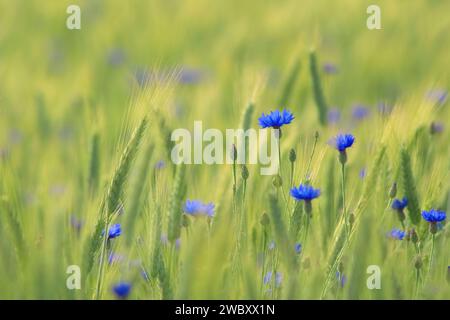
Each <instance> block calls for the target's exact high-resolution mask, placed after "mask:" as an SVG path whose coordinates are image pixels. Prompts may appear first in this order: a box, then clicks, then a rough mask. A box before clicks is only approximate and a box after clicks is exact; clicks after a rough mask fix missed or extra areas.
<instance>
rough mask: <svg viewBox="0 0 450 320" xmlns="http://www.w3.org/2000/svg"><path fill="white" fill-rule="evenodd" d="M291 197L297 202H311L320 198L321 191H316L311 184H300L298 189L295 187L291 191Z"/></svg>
mask: <svg viewBox="0 0 450 320" xmlns="http://www.w3.org/2000/svg"><path fill="white" fill-rule="evenodd" d="M291 196H292V197H293V198H294V199H295V200H297V201H300V200H305V201H311V200H313V199H315V198H317V197H318V196H320V190H319V189H314V188H313V187H312V186H311V185H309V184H300V185H299V186H298V188H296V187H293V188H292V189H291Z"/></svg>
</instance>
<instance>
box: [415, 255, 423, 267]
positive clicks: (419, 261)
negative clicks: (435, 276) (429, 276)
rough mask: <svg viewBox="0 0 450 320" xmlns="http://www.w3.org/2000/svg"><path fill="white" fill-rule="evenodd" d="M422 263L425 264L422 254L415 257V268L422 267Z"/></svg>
mask: <svg viewBox="0 0 450 320" xmlns="http://www.w3.org/2000/svg"><path fill="white" fill-rule="evenodd" d="M422 265H423V261H422V257H421V256H416V257H415V258H414V268H416V269H421V268H422Z"/></svg>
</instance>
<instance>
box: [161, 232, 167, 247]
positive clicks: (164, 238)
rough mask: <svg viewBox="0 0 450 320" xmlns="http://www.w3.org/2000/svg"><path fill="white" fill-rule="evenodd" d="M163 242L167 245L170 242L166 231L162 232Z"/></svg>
mask: <svg viewBox="0 0 450 320" xmlns="http://www.w3.org/2000/svg"><path fill="white" fill-rule="evenodd" d="M161 243H162V244H163V245H166V244H168V243H169V238H168V237H167V234H165V233H163V234H161Z"/></svg>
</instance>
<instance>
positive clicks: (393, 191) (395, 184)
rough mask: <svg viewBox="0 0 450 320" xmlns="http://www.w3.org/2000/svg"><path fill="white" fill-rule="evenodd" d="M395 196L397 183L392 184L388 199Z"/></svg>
mask: <svg viewBox="0 0 450 320" xmlns="http://www.w3.org/2000/svg"><path fill="white" fill-rule="evenodd" d="M396 195H397V182H394V183H393V184H392V187H391V189H390V190H389V198H391V199H394V198H395V196H396Z"/></svg>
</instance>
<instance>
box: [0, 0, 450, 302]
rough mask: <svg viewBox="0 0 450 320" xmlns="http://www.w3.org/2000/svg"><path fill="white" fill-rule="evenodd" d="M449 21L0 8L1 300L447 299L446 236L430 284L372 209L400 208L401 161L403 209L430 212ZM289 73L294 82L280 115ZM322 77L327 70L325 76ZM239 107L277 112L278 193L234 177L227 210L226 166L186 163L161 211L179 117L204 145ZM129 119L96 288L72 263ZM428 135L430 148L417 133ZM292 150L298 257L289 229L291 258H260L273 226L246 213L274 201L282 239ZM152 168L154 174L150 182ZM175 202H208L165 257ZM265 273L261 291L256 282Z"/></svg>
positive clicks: (177, 3)
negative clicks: (197, 125) (297, 191)
mask: <svg viewBox="0 0 450 320" xmlns="http://www.w3.org/2000/svg"><path fill="white" fill-rule="evenodd" d="M70 4H77V5H79V6H80V8H81V30H69V29H67V28H66V19H67V17H68V14H67V13H66V9H67V7H68V6H69V5H70ZM370 4H378V5H379V6H380V8H381V24H382V29H381V30H369V29H368V28H367V27H366V19H367V18H368V14H367V13H366V9H367V7H368V6H369V5H370ZM449 11H450V2H449V1H447V0H442V1H439V0H417V1H416V0H415V1H389V0H382V1H366V0H364V1H354V0H344V1H331V0H330V1H325V0H314V1H313V0H310V1H306V0H287V1H275V0H273V1H262V0H246V1H242V0H240V1H238V0H226V1H211V0H189V1H181V0H160V1H156V0H148V1H147V0H128V1H119V0H85V1H82V0H79V1H78V0H77V1H75V0H73V1H72V0H59V1H38V0H18V1H10V0H1V1H0V75H1V77H0V110H1V113H0V115H1V116H0V197H1V203H0V298H6V299H18V298H25V299H34V298H44V299H91V298H102V299H111V298H114V295H113V293H112V291H111V288H112V286H113V285H115V284H116V283H118V282H120V281H125V282H129V283H132V290H131V293H130V296H129V298H132V299H161V298H187V299H271V298H277V299H286V298H294V299H319V298H326V299H336V298H337V299H397V298H399V299H411V298H425V299H449V298H450V282H449V281H450V280H449V277H450V275H448V272H449V271H448V270H449V269H448V266H449V265H450V250H449V249H450V246H449V243H450V242H449V241H450V240H449V237H450V228H449V226H448V225H449V224H448V223H447V224H445V223H444V224H443V225H442V229H440V230H439V232H438V233H437V234H436V236H435V248H434V261H433V263H432V267H431V269H430V270H429V268H428V265H429V260H430V252H431V245H432V241H431V236H430V234H429V232H428V223H427V222H425V221H421V222H420V225H419V226H416V230H417V232H418V234H419V237H420V246H419V248H420V252H419V253H417V252H416V250H415V247H414V245H413V244H412V242H411V241H408V240H406V239H404V240H401V241H400V240H394V239H390V238H388V237H387V236H386V234H387V233H389V232H390V230H392V228H402V226H401V224H400V222H399V221H398V219H397V217H396V214H395V213H394V212H393V211H392V210H391V209H390V203H391V199H390V198H389V189H390V188H391V186H392V184H393V183H394V182H397V183H398V192H397V197H398V198H401V197H403V195H404V194H405V192H404V188H405V185H404V184H405V183H404V181H403V180H404V174H405V172H404V166H405V165H404V163H403V164H402V163H401V152H402V150H403V152H405V154H406V155H407V156H408V157H409V158H410V161H411V171H412V181H413V182H414V187H415V189H416V193H417V195H418V201H419V205H420V208H421V209H422V210H425V209H427V210H428V209H431V208H437V209H441V210H445V211H447V213H448V212H449V208H450V201H449V199H450V197H449V188H450V185H449V168H450V166H449V165H450V148H449V141H450V140H449V138H450V137H449V133H448V132H449V125H450V122H449V119H450V111H449V107H450V106H449V104H448V101H437V99H436V98H435V97H430V90H434V91H432V92H436V90H444V91H448V89H449V86H450V73H449V70H450V59H449V52H450V34H449V30H450V17H449V14H448V12H449ZM311 49H314V50H315V52H316V55H317V59H318V60H317V61H318V67H319V73H320V77H321V84H322V88H323V93H324V96H325V98H326V103H327V105H328V107H329V109H330V110H332V109H337V110H340V113H341V118H340V120H339V121H338V122H337V123H328V124H327V125H326V126H322V125H321V124H320V122H319V115H318V112H317V110H318V109H317V108H316V105H315V101H314V96H313V90H312V81H311V75H310V67H309V60H308V55H309V53H310V50H311ZM296 61H298V62H299V65H300V68H299V74H298V77H297V79H296V81H295V82H294V84H293V86H292V92H291V94H290V98H289V100H288V102H287V103H286V105H283V106H281V105H279V103H280V96H281V95H282V92H283V86H284V84H285V83H286V79H287V78H288V77H289V73H290V71H291V70H292V68H294V66H295V63H296ZM326 63H330V64H333V65H335V66H336V68H337V73H336V74H327V73H325V72H324V71H323V68H322V67H323V65H324V64H326ZM143 77H144V78H145V77H147V78H145V79H144V81H142V80H143V79H142V78H143ZM189 77H193V78H194V79H193V80H192V79H189ZM196 77H199V78H196ZM142 82H144V84H143V83H142ZM249 103H253V104H254V108H255V110H254V112H253V114H252V118H251V127H252V128H258V117H259V116H260V114H261V113H262V112H265V113H267V112H268V111H271V110H275V109H278V108H281V107H283V108H288V109H289V110H291V111H292V112H293V113H294V115H295V120H294V121H293V122H292V124H290V125H287V126H285V127H283V137H282V139H281V152H282V180H283V186H282V187H281V188H280V189H278V190H276V188H275V187H274V186H273V185H272V177H271V176H262V175H260V172H259V168H260V167H259V166H258V165H249V166H248V168H249V173H250V175H249V178H248V180H247V182H246V195H245V198H243V181H242V178H241V167H240V166H238V167H237V168H236V174H237V191H236V196H235V197H234V196H233V173H232V166H231V165H205V164H203V165H186V166H185V167H184V168H183V169H182V170H184V176H183V175H181V174H180V173H179V175H180V180H181V182H180V183H181V184H180V185H179V186H178V187H179V190H178V192H176V194H175V195H176V196H178V197H179V198H177V197H175V198H174V196H173V195H172V194H173V193H174V189H177V188H176V182H175V176H176V175H175V171H176V170H177V169H176V166H175V165H173V164H172V162H171V159H170V157H169V154H170V153H169V152H170V149H171V147H172V145H171V143H170V139H169V136H170V133H171V132H172V130H174V129H176V128H187V129H189V130H192V128H193V122H194V120H201V121H203V128H204V129H207V128H218V129H219V130H223V131H225V129H226V128H238V127H240V126H241V116H242V113H243V112H244V110H245V109H246V107H247V106H248V105H249ZM358 103H359V104H362V105H365V106H367V107H368V108H369V110H370V112H369V115H368V116H367V117H366V118H365V119H362V120H357V119H354V118H352V106H353V105H354V104H358ZM380 106H381V107H383V106H384V108H385V112H380ZM386 110H390V111H386ZM144 117H146V118H147V119H148V125H147V127H146V129H145V131H144V134H143V137H142V139H141V140H140V141H139V142H140V143H139V147H138V148H137V153H136V156H135V157H134V158H135V159H131V160H130V163H129V165H130V166H129V172H128V174H127V175H126V177H120V179H122V180H120V182H121V186H120V188H123V190H122V192H121V193H120V195H118V198H117V199H116V200H118V201H119V202H120V203H121V209H120V210H119V211H120V212H121V214H119V215H118V216H116V215H115V216H114V219H115V220H114V223H121V224H122V235H121V236H120V237H117V238H115V239H113V240H111V241H109V244H108V248H105V251H104V252H106V255H109V252H110V250H111V251H112V252H113V253H115V254H116V255H117V257H121V258H117V259H116V261H115V262H113V263H112V264H110V263H108V262H107V261H105V260H103V262H104V272H103V273H102V272H99V270H101V269H102V268H101V267H100V261H101V260H100V256H101V252H102V249H101V246H100V247H98V248H96V250H94V255H93V256H90V253H89V252H90V251H89V250H90V249H89V248H90V247H92V243H93V242H95V241H97V242H99V243H102V242H103V238H102V237H101V229H98V230H97V232H96V231H95V230H96V225H97V223H98V222H102V221H103V222H104V216H105V205H104V202H105V201H107V197H108V194H109V190H111V188H110V185H111V183H112V181H113V179H114V177H115V173H117V172H118V167H119V163H120V158H121V155H122V154H124V155H126V150H125V148H126V146H127V144H128V143H129V141H130V139H132V134H133V132H134V130H136V128H137V127H138V126H139V123H140V122H141V121H142V119H143V118H144ZM432 123H434V125H435V126H440V125H443V131H442V132H437V133H436V132H435V133H433V134H432V133H431V130H430V128H431V125H432ZM434 131H436V130H434ZM437 131H439V130H437ZM316 132H318V134H319V138H318V141H317V146H316V148H315V152H314V154H313V156H312V161H311V170H310V171H311V172H307V171H308V169H307V168H308V163H309V161H310V157H311V154H312V151H313V146H314V141H315V134H316ZM338 132H351V133H352V134H354V136H355V137H356V141H355V144H354V146H353V147H351V148H350V149H349V150H348V151H347V154H348V163H347V165H346V181H345V189H346V208H347V211H348V213H349V214H351V215H352V217H354V219H355V221H354V223H353V228H352V233H351V236H350V239H349V241H348V242H347V243H346V242H345V240H343V237H342V235H343V231H342V230H343V224H342V219H341V212H342V194H341V168H340V164H339V161H338V157H337V155H338V152H337V151H336V150H334V149H333V148H332V147H330V146H329V144H327V142H328V141H329V139H330V138H331V137H333V136H334V135H335V134H337V133H338ZM94 137H97V138H94ZM95 139H98V140H95ZM94 141H96V142H94ZM93 143H94V144H95V143H97V146H98V149H97V151H98V153H97V155H95V156H94V159H93V156H92V154H93V152H92V150H93V149H95V147H94V148H92V144H93ZM291 148H294V149H295V150H296V152H297V159H296V162H295V172H294V179H293V180H294V184H295V185H298V184H300V183H301V182H305V179H306V177H307V176H308V179H309V181H310V183H311V184H312V185H313V186H314V187H317V188H320V189H321V191H322V193H321V196H320V197H319V198H318V199H316V200H314V201H313V213H312V220H311V225H310V228H309V234H308V238H307V239H306V241H305V239H304V238H303V237H304V231H302V232H303V233H302V236H301V237H299V238H294V237H290V236H287V238H289V239H288V240H289V241H286V243H288V244H289V245H293V243H294V242H297V241H301V242H302V245H303V248H302V253H301V254H300V255H298V254H296V253H295V250H294V247H293V246H292V247H289V248H282V247H280V246H281V245H280V243H279V242H277V243H276V245H275V248H274V249H272V250H270V249H269V244H270V243H271V241H273V240H275V239H276V234H274V232H273V231H274V226H273V219H270V222H269V225H268V226H264V225H263V224H261V217H262V216H263V214H264V213H267V214H268V216H269V217H270V218H272V217H273V214H274V212H273V211H274V203H275V207H278V208H279V213H280V215H281V218H282V221H283V224H284V225H283V226H284V228H285V229H286V230H289V228H290V225H291V219H290V215H291V213H292V208H293V207H294V200H293V199H292V198H291V197H290V196H289V187H290V186H289V179H290V162H289V160H288V154H289V150H290V149H291ZM124 150H125V151H124ZM226 152H229V150H226ZM132 160H134V161H132ZM160 160H162V161H164V163H165V166H164V167H163V168H158V167H155V165H156V164H157V163H158V162H159V161H160ZM178 170H180V169H178ZM97 181H98V183H97ZM122 182H123V183H122ZM408 187H411V186H406V188H408ZM139 190H141V191H142V192H141V193H140V194H139V192H137V191H139ZM270 195H272V206H271V203H270ZM171 199H173V200H174V201H172V202H171ZM186 199H202V200H203V201H205V202H209V201H211V202H214V203H215V204H216V215H215V217H214V218H213V219H211V220H208V219H206V218H202V217H197V218H192V217H187V216H185V215H183V216H182V222H186V221H188V226H187V227H186V226H183V227H182V229H181V239H180V242H179V245H176V244H175V243H174V242H172V243H168V244H164V238H165V237H166V236H167V234H168V233H169V230H168V226H169V224H170V219H171V218H170V217H169V214H170V212H172V211H175V213H179V214H181V212H180V210H181V205H182V203H184V201H185V200H186ZM233 199H235V201H234V200H233ZM286 200H287V201H286ZM286 202H287V204H286ZM233 208H234V209H233ZM130 210H133V212H130ZM275 211H276V210H275ZM405 212H406V215H407V217H408V214H409V212H408V209H406V211H405ZM130 216H131V217H132V219H131V218H128V217H130ZM421 220H422V219H421ZM74 221H75V224H76V223H77V222H78V221H80V223H81V227H80V228H79V231H78V230H77V228H75V227H74ZM185 224H186V223H185ZM130 225H132V229H131V227H130ZM99 226H100V227H99V228H101V227H102V225H101V224H100V225H99ZM240 226H244V228H243V230H242V232H239V230H241V229H240ZM406 228H407V229H408V230H409V229H410V228H411V225H410V223H409V219H407V226H406ZM130 230H132V231H130ZM98 231H100V233H99V232H98ZM129 231H130V232H129ZM286 232H287V231H286ZM161 238H162V239H163V240H160V239H161ZM94 247H95V245H94ZM417 256H419V257H420V258H421V259H422V260H423V267H422V268H421V270H420V273H419V275H420V279H419V282H418V285H417V283H416V269H415V267H414V261H416V259H417ZM158 257H159V258H158ZM336 259H337V260H336ZM335 262H337V263H335ZM90 263H91V264H92V266H91V268H90V267H89V264H90ZM70 265H78V266H80V270H81V289H80V290H69V289H68V288H67V286H66V279H67V278H68V277H69V276H70V274H67V273H66V270H67V267H68V266H70ZM333 265H334V266H333ZM370 265H378V266H379V267H380V270H381V289H379V290H369V289H368V287H367V283H366V282H367V279H368V277H369V276H370V275H371V273H367V267H368V266H370ZM330 268H331V269H330ZM330 270H331V271H330ZM337 270H340V271H341V272H342V274H344V275H345V277H346V282H345V284H344V285H343V286H341V283H340V281H339V280H338V279H337V278H336V276H335V272H336V271H337ZM269 271H272V272H273V278H272V281H271V282H270V283H269V284H264V283H263V277H264V275H265V274H266V273H267V272H269ZM276 272H280V273H281V274H282V281H281V284H280V285H278V286H277V285H276V284H275V281H274V279H275V273H276ZM143 274H145V275H146V276H143ZM327 277H328V278H329V280H330V283H329V285H326V282H327V280H326V279H327ZM99 278H101V281H98V280H99ZM446 279H447V280H446ZM99 282H100V285H99ZM416 286H417V288H416ZM416 290H417V292H416Z"/></svg>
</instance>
